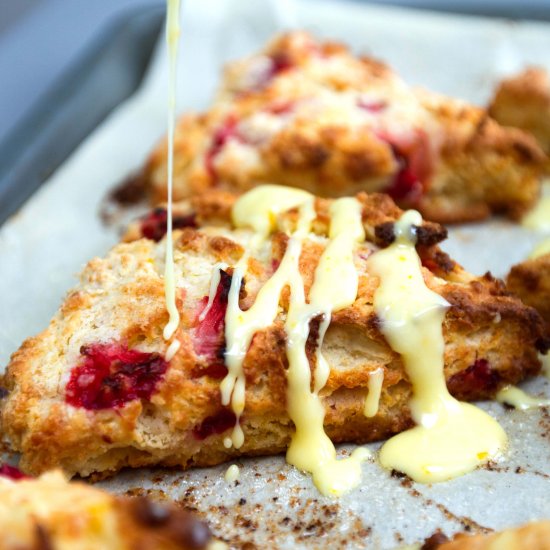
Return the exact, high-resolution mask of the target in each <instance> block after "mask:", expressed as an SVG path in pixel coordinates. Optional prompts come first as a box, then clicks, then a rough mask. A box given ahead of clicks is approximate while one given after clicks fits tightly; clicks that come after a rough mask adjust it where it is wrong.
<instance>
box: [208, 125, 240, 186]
mask: <svg viewBox="0 0 550 550" xmlns="http://www.w3.org/2000/svg"><path fill="white" fill-rule="evenodd" d="M237 123H238V120H237V117H235V116H234V115H229V116H228V117H227V118H226V119H225V121H224V123H223V124H222V125H221V126H220V127H219V128H218V129H217V130H216V131H215V132H214V135H213V136H212V142H211V143H210V147H209V149H208V151H206V155H205V158H204V163H205V166H206V171H207V172H208V174H209V175H210V177H211V178H212V179H213V180H217V179H218V175H217V172H216V167H215V166H214V159H215V158H216V156H217V155H218V154H219V153H220V152H221V150H222V149H223V148H224V147H225V145H226V143H227V142H228V141H229V140H230V139H236V140H237V141H240V142H243V141H244V140H243V138H242V136H241V135H240V134H239V132H238V131H237Z"/></svg>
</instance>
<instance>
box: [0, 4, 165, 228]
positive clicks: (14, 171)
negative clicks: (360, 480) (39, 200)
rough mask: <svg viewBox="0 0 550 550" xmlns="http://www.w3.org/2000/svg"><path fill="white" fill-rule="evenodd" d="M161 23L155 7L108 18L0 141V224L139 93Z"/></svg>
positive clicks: (161, 16)
mask: <svg viewBox="0 0 550 550" xmlns="http://www.w3.org/2000/svg"><path fill="white" fill-rule="evenodd" d="M163 20H164V9H163V8H162V7H159V6H157V7H142V8H137V9H135V8H134V9H132V10H129V11H126V12H124V13H122V14H121V15H119V16H118V17H117V18H116V19H114V20H112V21H111V22H110V23H109V24H108V25H107V26H106V27H105V28H104V29H103V30H102V32H100V33H99V34H98V35H97V37H96V39H95V40H94V41H93V42H92V43H91V44H90V45H89V46H88V48H87V50H86V51H85V53H84V54H83V55H82V56H81V57H80V58H79V59H77V60H76V61H75V62H74V64H73V65H72V67H71V68H69V70H67V72H66V73H65V74H64V75H63V76H62V77H61V78H60V79H59V80H58V81H57V82H56V83H55V85H54V86H53V87H52V88H51V89H50V90H49V91H48V92H47V93H46V94H45V95H44V96H43V97H42V99H41V100H39V101H38V102H37V103H36V105H35V106H34V108H33V109H32V110H31V111H30V112H29V113H28V114H27V116H26V117H25V118H24V119H23V120H22V121H21V123H20V124H19V125H18V126H17V127H16V128H15V129H14V131H13V132H11V133H10V134H9V135H8V136H7V137H6V139H5V140H4V141H3V142H2V143H0V224H2V223H3V222H4V221H5V220H6V219H7V218H8V217H9V216H10V215H12V214H13V213H14V212H16V211H17V209H18V208H19V207H20V206H21V205H22V204H23V203H24V202H25V200H26V199H28V198H29V197H30V196H31V195H32V193H34V192H35V191H36V190H37V189H38V187H39V186H40V185H41V184H42V183H43V182H44V181H45V180H46V179H47V178H48V177H49V176H50V175H51V174H52V173H53V172H54V171H55V170H56V168H57V167H58V166H60V165H61V163H62V162H63V161H64V160H65V159H66V158H67V157H68V156H69V155H70V153H71V152H72V151H74V149H75V148H76V147H77V146H78V145H79V144H80V142H81V141H82V140H83V139H84V138H85V137H86V136H88V135H89V134H90V133H91V132H92V131H93V130H94V129H95V128H96V127H97V126H98V125H99V124H100V122H102V121H103V120H104V119H105V117H107V115H108V114H109V113H110V112H111V111H112V110H113V109H114V108H115V107H116V106H117V105H119V104H120V103H122V101H124V100H125V99H127V98H128V97H129V96H130V95H132V94H133V93H134V92H135V91H136V90H137V88H138V87H139V85H140V83H141V81H142V78H143V76H144V74H145V71H146V69H147V66H148V64H149V61H150V59H151V55H152V53H153V50H154V47H155V44H156V42H157V38H158V36H159V33H160V30H161V27H162V24H163Z"/></svg>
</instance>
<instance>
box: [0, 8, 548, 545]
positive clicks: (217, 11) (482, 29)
mask: <svg viewBox="0 0 550 550" xmlns="http://www.w3.org/2000/svg"><path fill="white" fill-rule="evenodd" d="M290 26H299V27H302V28H307V29H309V30H311V31H313V32H315V33H316V34H317V35H319V36H321V37H330V38H336V39H341V40H343V41H345V42H347V43H349V44H350V45H351V46H353V48H354V49H355V51H357V52H361V53H367V54H372V55H374V56H376V57H378V58H380V59H383V60H385V61H387V62H389V63H390V64H391V65H393V67H395V69H396V70H397V71H399V72H400V73H401V74H402V75H403V77H404V78H406V79H407V80H408V81H409V82H411V83H415V84H419V85H423V86H426V87H429V88H432V89H434V90H438V91H441V92H445V93H448V94H451V95H454V96H458V97H463V98H465V99H468V100H471V101H473V102H478V103H480V104H483V103H485V102H486V101H487V99H488V98H489V97H490V93H491V90H492V87H493V86H494V84H495V82H496V81H497V80H498V79H500V78H501V77H502V76H503V75H505V74H509V73H511V72H514V71H516V70H518V69H520V68H521V67H522V66H524V65H525V64H526V63H535V64H539V65H542V66H545V67H546V68H547V69H550V58H548V51H550V28H549V27H548V26H546V25H543V24H536V23H518V22H505V21H497V20H489V19H482V18H469V17H458V16H448V15H437V14H431V13H429V12H414V11H411V10H405V9H396V8H383V7H374V6H367V5H360V4H353V3H349V4H348V3H345V2H342V1H340V2H335V1H332V2H325V1H303V2H290V1H289V0H286V1H285V2H275V1H274V2H273V3H269V2H261V1H254V0H240V1H237V0H225V1H222V0H189V1H187V2H186V3H185V10H184V13H183V36H182V56H181V63H180V79H179V80H180V82H179V90H180V93H179V109H180V110H181V111H183V110H188V109H200V108H205V107H206V106H207V105H208V102H209V100H210V98H211V97H212V94H213V91H214V88H215V84H216V82H217V79H218V77H219V71H220V68H221V64H222V63H223V62H224V61H226V60H228V59H230V58H234V57H238V56H242V55H245V54H247V53H249V52H252V51H254V50H256V49H257V48H259V47H260V46H261V45H262V44H263V43H264V42H265V41H266V40H267V39H268V38H269V37H270V36H271V35H272V34H273V33H274V32H276V31H277V30H280V29H281V28H282V27H290ZM166 93H167V92H166V63H165V56H164V46H163V44H162V43H159V48H158V51H157V55H156V56H155V60H154V62H153V63H152V66H151V69H150V72H149V75H148V78H147V79H146V81H145V83H144V84H143V86H142V88H141V89H140V90H139V92H138V93H136V94H135V95H134V96H133V97H132V98H131V99H130V100H128V101H127V102H125V103H124V104H123V105H121V106H120V108H118V109H117V110H116V112H114V113H113V114H112V115H111V116H110V117H109V118H108V119H107V120H106V121H105V122H104V123H103V124H102V125H101V127H100V128H98V129H97V130H96V131H95V132H94V133H93V135H91V136H90V137H89V138H88V139H87V140H86V141H85V142H84V143H83V144H82V145H81V146H80V147H79V148H78V150H77V151H76V152H75V153H74V154H73V155H72V157H71V158H70V159H69V160H68V161H67V162H66V163H65V164H64V166H63V167H62V168H60V169H59V170H58V171H57V172H56V173H55V174H54V176H53V177H52V178H51V179H50V180H49V181H48V182H47V184H46V185H44V186H43V187H42V188H41V189H40V191H39V192H37V193H36V194H35V195H34V196H33V197H32V199H31V200H29V201H28V203H27V204H26V205H25V206H24V207H23V208H22V210H21V211H20V212H19V213H18V214H17V215H15V216H14V217H13V218H12V219H10V220H9V221H8V222H7V223H6V224H5V225H4V226H3V227H2V228H1V229H0V281H1V283H2V284H1V285H0V364H2V365H5V364H6V363H7V361H8V358H9V355H10V353H12V352H13V351H14V350H15V349H17V347H18V346H19V345H20V343H21V342H22V340H23V339H24V338H26V337H28V336H30V335H32V334H35V333H37V332H38V331H40V330H41V329H43V328H44V327H45V326H46V325H47V323H48V321H49V319H50V317H51V316H52V314H53V313H54V312H55V310H56V309H57V307H58V306H59V304H60V302H61V299H62V297H63V295H64V293H65V292H66V291H67V290H68V289H69V288H70V287H71V286H72V285H73V283H74V281H75V279H74V274H75V273H77V272H78V271H79V270H80V269H81V267H82V266H83V264H84V263H85V262H86V261H87V260H88V259H90V258H91V257H92V256H94V255H103V254H104V253H105V252H106V251H107V250H108V248H109V247H110V246H111V245H112V244H114V243H115V242H117V239H118V235H117V231H116V229H115V228H113V227H106V226H105V225H104V224H103V223H102V222H101V220H100V218H99V216H98V212H99V209H100V203H101V200H102V198H103V197H104V195H105V193H106V192H107V191H108V190H109V189H110V188H112V187H113V186H114V185H115V184H117V183H119V182H120V181H121V180H123V179H124V178H125V177H126V176H127V175H128V174H130V173H131V172H132V171H133V170H135V169H137V168H139V167H140V166H141V164H142V162H143V160H144V158H145V157H146V155H147V153H148V151H149V150H150V148H151V147H152V146H153V145H154V143H155V141H156V140H157V139H158V138H159V137H160V136H161V134H162V133H163V132H164V131H165V127H166V115H165V108H166V105H165V98H166ZM74 123H75V124H78V120H75V121H74ZM541 238H542V235H540V234H536V233H534V232H529V231H527V230H524V229H522V228H521V227H519V226H517V225H512V224H510V223H509V222H507V221H503V220H495V221H491V222H489V223H485V224H477V225H470V226H462V227H459V228H456V229H453V230H452V231H451V236H450V239H449V241H448V243H447V244H446V245H445V247H446V249H447V250H448V251H449V252H451V254H452V255H453V256H454V257H455V258H456V259H458V260H459V261H460V262H462V263H463V264H464V265H465V266H466V267H467V268H468V269H470V270H472V271H474V272H477V273H482V272H485V271H486V270H488V269H490V270H491V271H493V273H495V274H496V275H499V276H502V275H504V274H505V273H506V272H507V271H508V269H509V267H510V265H512V264H513V263H515V262H517V261H520V260H521V259H523V258H524V257H525V256H526V254H527V253H528V252H529V251H530V250H531V248H532V246H533V244H534V243H536V242H537V241H538V240H540V239H541ZM549 385H550V384H549V383H548V382H547V381H545V380H544V379H542V378H539V379H537V380H532V381H530V382H528V383H527V384H525V386H526V387H527V388H528V389H529V390H530V391H532V392H533V393H535V394H539V395H543V394H545V395H547V396H549V395H550V388H549ZM482 406H483V407H484V408H486V409H487V410H489V411H490V412H491V413H492V414H494V416H496V417H497V418H498V420H499V421H500V422H501V423H502V425H503V426H504V428H505V429H506V431H507V433H508V434H509V436H510V450H509V453H508V455H507V456H506V457H505V459H504V460H503V461H502V462H501V463H499V464H493V465H491V466H489V467H487V468H483V469H480V470H478V471H476V472H474V473H472V474H470V475H467V476H464V477H461V478H459V479H456V480H453V481H450V482H446V483H440V484H436V485H434V486H424V485H420V484H416V483H412V482H410V481H408V480H405V479H402V478H401V479H400V478H396V477H391V476H390V475H389V474H388V473H387V472H385V471H384V470H382V469H381V467H380V466H379V465H378V464H377V463H376V462H375V461H372V462H370V463H367V464H365V465H364V481H363V484H362V486H361V487H360V488H358V489H357V490H355V491H353V492H352V493H350V494H348V495H346V496H344V497H343V498H341V499H340V500H332V499H329V498H325V497H322V496H321V495H319V494H318V492H317V491H316V490H315V489H314V488H313V486H312V484H311V482H310V481H309V479H308V478H307V477H306V476H304V475H302V474H301V473H299V472H298V471H296V470H295V469H293V468H291V467H289V466H287V465H286V464H285V462H284V459H283V458H282V457H275V458H265V459H257V460H242V461H238V464H239V465H240V466H241V478H240V481H239V482H237V483H233V484H230V485H229V484H227V483H226V482H225V481H224V479H223V472H224V471H225V468H226V466H220V467H217V468H210V469H200V470H194V471H190V472H179V471H158V470H156V471H148V470H138V471H132V472H123V473H122V474H121V475H119V476H117V477H116V478H114V479H112V480H109V481H105V482H102V483H101V485H102V486H104V487H106V488H107V489H109V490H112V491H127V490H132V492H140V491H148V490H152V491H162V492H163V493H164V494H165V495H167V496H170V497H172V498H175V499H177V500H180V501H182V502H184V503H186V504H187V505H190V506H192V507H195V508H196V509H197V510H199V511H200V512H201V513H203V514H204V515H205V516H206V517H207V519H208V520H209V522H210V524H211V525H212V528H213V530H214V532H215V533H216V534H217V535H218V536H219V537H221V538H223V539H225V540H227V541H230V542H231V544H233V545H235V546H239V545H242V544H244V543H245V542H249V543H253V544H255V545H257V546H258V547H262V548H275V547H278V548H338V547H347V548H363V547H369V548H393V547H396V546H399V545H402V544H405V543H407V544H410V543H413V542H415V541H418V540H421V539H423V538H425V537H427V536H429V535H430V534H431V533H433V532H434V530H435V529H437V528H441V529H443V530H444V531H445V532H446V533H447V534H452V533H454V532H457V531H462V530H472V531H476V530H480V529H481V530H482V529H498V528H503V527H506V526H510V525H515V524H519V523H523V522H526V521H528V520H531V519H536V518H543V517H546V518H549V517H550V496H549V495H550V465H549V458H550V453H549V450H550V448H549V437H550V415H549V413H548V411H547V410H545V409H541V410H535V411H529V412H518V411H507V410H504V408H503V407H502V406H501V405H499V404H497V403H490V404H483V405H482ZM370 447H371V448H372V449H376V448H377V447H378V445H371V446H370ZM350 448H352V447H342V449H341V451H342V452H346V451H347V450H349V449H350Z"/></svg>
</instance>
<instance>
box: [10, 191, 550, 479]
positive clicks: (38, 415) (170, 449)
mask: <svg viewBox="0 0 550 550" xmlns="http://www.w3.org/2000/svg"><path fill="white" fill-rule="evenodd" d="M233 200H234V197H232V196H231V195H228V194H227V193H224V192H218V193H210V194H205V195H203V196H202V197H200V198H195V199H194V200H193V204H192V208H194V210H195V214H196V219H197V220H200V221H199V223H200V227H199V228H191V227H187V228H184V229H183V230H180V231H176V232H174V240H175V262H176V278H177V288H178V292H177V303H178V308H179V311H180V314H181V323H180V325H179V328H178V330H177V333H176V337H177V338H178V339H179V341H180V342H181V348H180V350H179V352H178V353H177V354H176V356H175V357H174V358H173V359H172V361H171V362H170V364H169V365H168V368H167V369H166V372H165V373H164V374H163V375H162V377H161V379H160V381H159V382H158V384H157V386H156V387H155V391H154V392H153V393H152V394H151V395H148V396H147V398H143V399H140V398H136V399H132V400H130V401H128V402H126V403H125V404H124V405H123V406H119V407H115V408H101V409H98V410H88V409H86V408H84V407H82V406H73V405H70V404H68V403H67V395H68V393H67V383H68V380H69V379H70V377H71V375H72V373H73V372H74V369H75V367H77V366H78V365H81V364H82V362H83V361H85V357H84V355H85V354H86V353H88V352H87V350H89V349H90V348H89V347H90V346H94V345H97V344H98V343H115V345H121V344H123V345H124V346H126V347H127V348H129V349H131V350H140V351H141V352H146V353H156V354H159V355H160V357H164V355H165V353H166V349H167V344H166V342H165V341H164V340H163V337H162V329H163V327H164V325H165V324H166V322H167V320H168V317H167V313H166V307H165V302H164V281H163V277H162V275H163V273H164V242H162V241H161V242H159V243H155V242H154V241H152V240H148V239H140V240H136V241H133V242H128V243H123V244H120V245H118V246H116V247H114V248H113V249H112V251H111V252H110V253H109V254H108V255H107V256H106V257H105V258H95V259H93V260H92V261H91V262H90V263H89V264H88V265H87V267H86V268H85V269H84V271H83V272H82V274H81V276H80V284H79V285H78V286H77V287H76V288H75V289H73V290H72V291H71V292H69V294H68V296H67V298H66V300H65V302H64V303H63V305H62V307H61V309H60V310H59V312H58V313H57V315H56V316H55V317H54V319H53V320H52V322H51V324H50V326H49V327H48V328H47V329H46V330H45V331H44V332H42V333H41V334H39V335H38V336H36V337H34V338H30V339H28V340H27V341H26V342H25V343H24V344H23V345H22V347H21V348H20V349H19V350H18V351H17V352H16V353H14V355H13V356H12V359H11V363H10V364H9V366H8V368H7V374H6V376H5V379H4V385H5V388H6V389H7V390H8V392H9V395H8V396H7V397H6V398H5V399H4V400H3V404H2V409H1V412H2V424H3V429H4V431H5V433H6V435H7V437H8V439H9V440H10V442H11V445H12V447H13V449H15V450H17V451H20V452H21V453H22V462H21V465H22V468H23V469H24V470H25V471H28V472H33V473H36V472H41V471H44V470H46V469H49V468H51V467H54V466H58V467H61V468H63V469H64V470H65V471H66V472H68V473H69V474H75V473H79V474H81V475H89V474H92V473H93V472H115V471H117V470H118V469H120V468H122V467H124V466H132V467H136V466H144V465H166V466H176V465H177V466H181V467H184V468H186V467H189V466H193V465H211V464H217V463H220V462H222V461H225V460H228V459H230V458H231V457H234V456H239V455H262V454H264V455H265V454H273V453H278V452H282V451H284V450H285V449H286V447H287V445H288V443H289V439H290V436H291V434H292V431H293V427H292V424H291V422H290V420H289V418H288V415H287V411H286V372H285V371H286V367H287V360H286V352H285V332H284V329H283V318H284V315H285V310H286V307H287V303H288V292H283V293H282V297H281V301H280V305H281V310H280V313H279V315H278V316H277V318H276V321H275V323H274V325H273V326H271V327H270V328H268V329H266V330H263V331H259V332H258V333H256V335H255V337H254V338H253V341H252V344H251V346H250V349H249V351H248V353H247V356H246V358H245V361H244V372H245V376H246V381H247V386H246V407H245V410H244V413H243V416H242V418H241V425H242V427H243V430H244V433H245V443H244V445H243V447H242V448H241V449H239V450H235V449H226V448H225V447H224V445H223V438H224V436H226V435H227V433H228V432H227V429H228V426H226V429H225V432H223V433H213V432H215V430H214V429H212V426H213V425H216V426H218V427H219V422H220V421H221V420H220V415H221V417H223V415H224V414H225V415H226V417H225V418H226V420H227V409H224V407H222V405H221V399H220V389H219V387H220V379H219V377H218V378H216V377H215V376H214V375H213V374H212V373H211V371H210V370H209V368H210V367H211V363H212V361H211V358H210V357H209V356H208V354H207V353H206V352H202V351H201V349H202V344H203V343H204V341H203V340H202V336H201V334H203V332H202V327H203V325H202V324H200V323H199V320H198V314H199V312H200V311H202V307H204V305H205V302H204V299H205V296H207V295H208V289H209V285H210V279H211V275H212V272H213V266H214V265H215V264H216V263H217V262H222V261H223V262H225V263H227V264H228V265H230V266H231V265H235V263H236V262H237V260H238V259H239V258H240V257H241V255H242V254H243V252H244V249H245V247H249V245H248V244H247V242H248V240H249V237H250V235H251V233H250V232H249V231H248V230H242V229H241V230H235V229H232V228H231V226H230V224H229V213H230V208H231V204H232V202H233ZM358 200H359V201H361V203H362V205H363V224H364V228H365V233H366V236H367V240H366V242H365V243H363V244H362V245H360V246H359V248H358V249H357V251H356V252H355V256H354V258H355V264H356V267H357V270H358V273H359V290H358V296H357V299H356V301H355V303H354V304H353V305H352V306H351V307H348V308H346V309H343V310H340V311H337V312H335V313H334V314H333V316H332V322H331V325H330V327H329V329H328V332H327V335H326V338H325V340H324V344H323V353H324V355H325V357H326V359H327V361H328V362H329V364H330V365H331V373H330V376H329V379H328V382H327V384H326V387H325V388H324V389H323V390H322V391H321V397H322V401H323V403H324V406H325V409H326V417H325V428H326V431H327V433H328V434H329V436H330V437H331V438H332V439H333V440H334V441H335V442H343V441H355V442H368V441H374V440H378V439H381V438H384V437H387V436H389V435H390V434H393V433H396V432H399V431H401V430H403V429H405V428H408V427H409V426H410V425H411V418H410V413H409V407H408V402H409V398H410V396H411V387H410V384H409V381H408V379H407V376H406V374H405V371H404V368H403V364H402V361H401V359H400V356H399V355H398V354H396V353H394V352H393V351H392V350H391V349H390V347H389V346H388V344H387V343H386V341H385V339H384V337H383V336H382V334H381V332H380V330H379V326H378V319H377V316H376V314H375V312H374V309H373V293H374V291H375V289H376V288H377V285H378V281H377V278H375V277H373V276H372V275H370V274H369V273H368V272H367V269H366V260H367V258H368V257H369V255H370V254H371V253H372V252H373V251H374V250H377V248H378V246H386V245H388V244H389V243H390V242H391V240H392V239H393V225H392V224H393V222H394V221H395V220H396V219H398V218H399V217H400V215H401V211H400V210H399V209H398V208H397V207H396V206H395V205H394V203H393V202H392V201H391V199H390V198H389V197H388V196H386V195H367V194H365V193H361V194H359V195H358ZM329 205H330V201H329V200H327V199H317V200H316V211H317V219H316V220H315V221H314V223H313V226H312V227H313V230H314V232H315V233H316V234H317V236H316V237H315V238H314V239H307V240H306V241H305V243H304V246H303V250H302V255H301V261H300V269H301V272H302V275H303V279H304V284H305V289H306V295H307V292H309V288H310V286H311V284H312V277H313V273H314V271H315V267H316V264H317V261H318V259H319V257H320V255H321V253H322V251H323V249H324V246H325V243H326V242H327V239H326V235H327V230H328V224H329V214H328V208H329ZM183 207H184V208H187V209H188V208H190V206H189V205H183ZM209 216H213V218H212V219H214V220H216V223H217V224H218V225H208V221H209V219H210V218H209ZM224 218H225V224H224V222H223V220H224ZM296 218H297V212H296V211H290V212H289V213H287V214H286V215H285V219H284V220H283V223H286V224H292V223H294V222H295V220H296ZM220 224H221V225H220ZM417 236H418V244H417V248H418V250H419V254H420V256H421V258H422V261H423V264H424V265H425V266H427V267H425V268H424V269H423V273H424V277H425V280H426V283H427V285H428V286H429V287H430V288H432V289H433V290H434V291H436V292H438V293H440V294H441V295H442V296H444V297H445V298H446V299H447V301H448V302H449V303H450V304H451V307H450V309H449V310H448V312H447V315H446V318H445V322H444V327H443V332H444V338H445V343H446V347H445V375H446V377H447V380H448V385H449V388H450V390H451V392H452V393H454V395H456V396H458V397H459V398H462V399H478V398H483V397H491V396H492V395H494V393H495V391H496V390H497V389H498V388H499V387H500V386H501V385H503V384H507V383H512V384H514V383H517V382H518V381H520V380H521V379H523V378H524V377H525V376H528V375H530V374H535V373H536V372H538V370H539V369H540V363H539V361H538V358H537V350H536V345H538V346H539V348H543V347H544V345H545V344H544V341H543V328H544V327H543V323H542V320H541V319H540V317H539V315H538V313H537V312H536V311H535V310H533V309H532V308H529V307H527V306H525V305H523V304H522V303H521V302H520V301H519V300H518V299H517V298H514V297H511V296H509V295H508V294H507V292H506V291H505V289H504V286H503V284H502V283H501V282H499V281H497V280H495V279H492V278H491V277H490V276H485V277H481V278H476V277H474V276H472V275H470V274H468V273H466V272H465V271H464V270H463V269H462V268H460V266H458V265H457V264H455V263H454V262H453V261H452V260H451V259H450V258H449V257H448V256H447V255H446V254H444V253H443V252H441V251H440V250H439V248H438V247H437V242H439V241H440V240H441V239H443V238H444V237H445V231H444V229H443V228H442V227H441V226H439V225H437V224H434V223H430V222H426V223H424V225H423V226H422V227H421V228H419V229H418V233H417ZM287 240H288V237H287V236H286V234H284V233H275V234H274V235H273V236H272V237H271V240H270V241H268V242H267V243H265V244H264V245H262V246H261V247H260V248H259V249H254V250H251V251H250V252H251V257H250V259H249V265H248V274H247V276H246V278H245V285H244V288H243V291H242V294H241V307H243V308H246V307H249V306H250V305H251V304H252V303H253V301H254V299H255V295H256V293H257V292H258V289H259V288H260V287H261V286H262V284H263V283H264V282H265V281H266V280H267V279H268V278H269V277H270V276H271V274H272V273H273V271H274V269H276V266H277V262H278V261H279V260H280V259H281V258H282V256H283V254H284V250H285V247H286V243H287ZM376 243H378V244H376ZM230 271H231V270H230V269H229V270H228V273H230ZM221 338H222V340H223V331H222V332H221ZM310 344H311V346H313V348H314V346H315V341H312V342H310ZM83 346H84V347H83ZM220 352H222V357H223V342H222V343H221V345H220V347H219V348H218V349H216V351H215V353H214V355H216V353H218V354H219V353H220ZM218 356H219V355H218ZM310 356H311V357H312V368H314V357H315V354H314V353H310ZM154 357H158V356H154ZM378 368H382V369H383V370H384V387H383V391H382V397H381V401H380V408H379V411H378V414H377V415H376V416H375V417H373V418H366V417H365V416H364V414H363V403H364V399H365V396H366V394H367V386H368V381H369V376H370V373H371V372H372V371H374V370H375V369H378ZM222 420H223V418H222Z"/></svg>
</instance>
